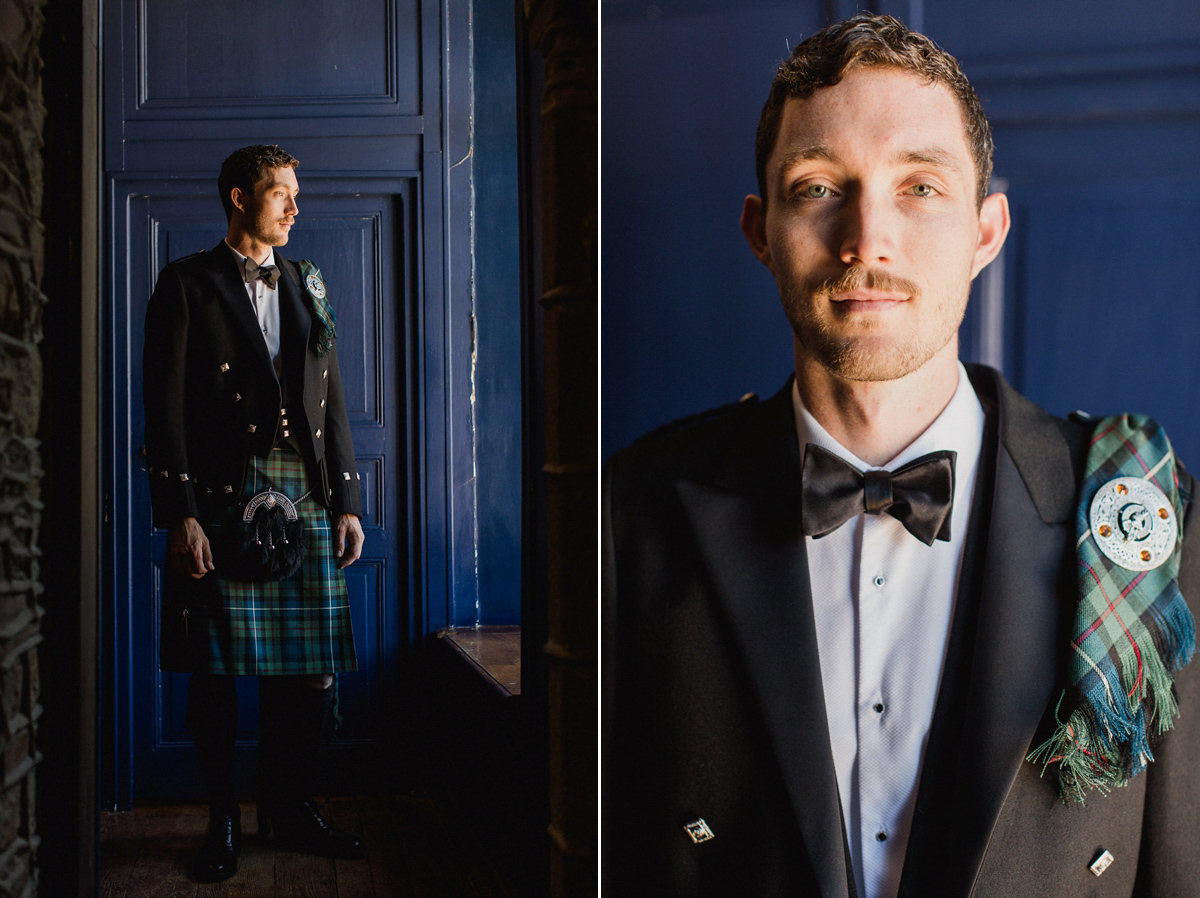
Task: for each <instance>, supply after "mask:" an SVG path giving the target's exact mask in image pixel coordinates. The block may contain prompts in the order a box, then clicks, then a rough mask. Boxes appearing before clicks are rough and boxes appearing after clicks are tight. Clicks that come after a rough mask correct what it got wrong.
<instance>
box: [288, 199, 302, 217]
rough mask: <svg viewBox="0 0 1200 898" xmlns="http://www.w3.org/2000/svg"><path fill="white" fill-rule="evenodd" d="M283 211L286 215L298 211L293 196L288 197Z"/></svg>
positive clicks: (298, 208)
mask: <svg viewBox="0 0 1200 898" xmlns="http://www.w3.org/2000/svg"><path fill="white" fill-rule="evenodd" d="M284 211H285V212H287V214H288V215H295V214H296V213H297V212H299V211H300V207H299V206H297V205H296V198H295V197H294V196H290V197H288V201H287V206H286V207H285V208H284Z"/></svg>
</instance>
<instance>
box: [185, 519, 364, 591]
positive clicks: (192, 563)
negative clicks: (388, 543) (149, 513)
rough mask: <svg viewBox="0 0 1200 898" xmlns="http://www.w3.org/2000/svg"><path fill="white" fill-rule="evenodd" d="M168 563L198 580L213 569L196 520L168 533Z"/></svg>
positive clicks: (190, 520) (208, 546)
mask: <svg viewBox="0 0 1200 898" xmlns="http://www.w3.org/2000/svg"><path fill="white" fill-rule="evenodd" d="M360 532H361V531H360ZM167 561H169V562H170V563H171V567H173V568H174V569H175V570H176V571H178V572H179V573H181V574H186V575H187V576H189V577H192V578H193V579H196V580H199V579H200V578H201V577H203V576H204V575H205V574H207V573H208V572H209V571H211V570H212V569H213V560H212V547H211V546H210V545H209V544H208V537H207V536H205V535H204V530H203V528H201V526H200V522H199V521H197V520H196V519H195V518H184V519H183V520H182V521H176V522H175V523H174V524H172V525H171V527H170V529H169V530H168V531H167Z"/></svg>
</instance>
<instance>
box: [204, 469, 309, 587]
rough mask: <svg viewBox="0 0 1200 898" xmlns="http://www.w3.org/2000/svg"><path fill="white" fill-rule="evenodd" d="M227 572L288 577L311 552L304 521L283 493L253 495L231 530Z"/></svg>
mask: <svg viewBox="0 0 1200 898" xmlns="http://www.w3.org/2000/svg"><path fill="white" fill-rule="evenodd" d="M228 540H229V546H228V549H229V557H228V559H227V560H226V562H225V570H226V572H227V573H225V576H226V577H228V578H231V579H234V580H250V581H253V582H257V583H268V582H271V581H274V580H286V579H287V578H288V577H290V576H292V574H294V573H296V571H298V570H299V569H300V565H301V564H302V563H303V562H304V556H305V555H306V554H307V552H308V538H307V537H306V536H305V534H304V522H303V521H301V520H300V516H299V515H298V514H297V512H296V507H295V505H294V504H293V503H292V502H291V500H289V499H288V498H287V497H286V496H284V495H283V494H282V493H277V492H275V491H274V490H265V491H264V492H261V493H258V494H257V495H255V496H252V497H251V498H250V501H249V502H247V503H246V510H245V512H244V513H243V514H242V517H241V518H240V519H239V520H238V522H237V526H234V527H230V528H229V530H228Z"/></svg>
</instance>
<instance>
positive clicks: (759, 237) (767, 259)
mask: <svg viewBox="0 0 1200 898" xmlns="http://www.w3.org/2000/svg"><path fill="white" fill-rule="evenodd" d="M742 234H744V235H745V237H746V243H748V244H749V245H750V252H752V253H754V258H756V259H758V261H760V262H762V263H763V264H764V265H766V266H767V268H769V269H770V270H771V273H772V274H774V273H775V269H774V268H771V247H770V246H768V245H767V216H766V213H765V212H764V210H763V203H762V200H761V199H759V198H758V197H756V196H754V195H753V194H751V195H750V196H748V197H746V199H745V201H744V202H743V203H742Z"/></svg>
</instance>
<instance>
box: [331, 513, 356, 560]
mask: <svg viewBox="0 0 1200 898" xmlns="http://www.w3.org/2000/svg"><path fill="white" fill-rule="evenodd" d="M362 547H363V530H362V524H360V523H359V522H358V515H356V514H344V515H341V516H339V517H338V519H337V523H336V524H335V525H334V530H333V554H334V555H336V556H337V559H338V563H337V566H338V567H349V566H350V565H352V564H354V562H355V561H357V560H358V556H360V555H361V554H362Z"/></svg>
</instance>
